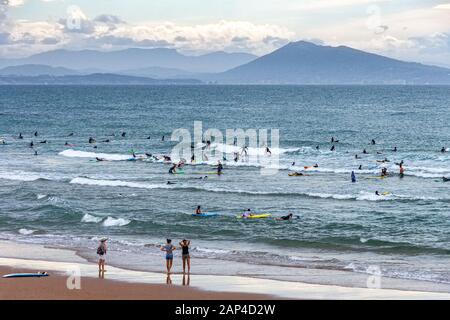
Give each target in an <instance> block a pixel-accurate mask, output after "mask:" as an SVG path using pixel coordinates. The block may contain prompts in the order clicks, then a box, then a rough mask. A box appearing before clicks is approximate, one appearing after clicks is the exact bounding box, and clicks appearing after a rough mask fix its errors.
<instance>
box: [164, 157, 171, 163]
mask: <svg viewBox="0 0 450 320" xmlns="http://www.w3.org/2000/svg"><path fill="white" fill-rule="evenodd" d="M163 158H164V161H165V162H170V161H172V159H171V158H170V157H169V156H163Z"/></svg>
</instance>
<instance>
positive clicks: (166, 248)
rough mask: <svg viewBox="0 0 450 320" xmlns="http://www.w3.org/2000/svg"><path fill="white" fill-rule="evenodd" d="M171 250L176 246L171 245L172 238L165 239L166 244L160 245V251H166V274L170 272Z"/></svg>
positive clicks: (171, 262)
mask: <svg viewBox="0 0 450 320" xmlns="http://www.w3.org/2000/svg"><path fill="white" fill-rule="evenodd" d="M173 250H176V247H174V246H173V245H172V240H170V239H167V244H166V245H165V246H162V247H161V251H165V252H166V268H167V274H170V269H172V264H173Z"/></svg>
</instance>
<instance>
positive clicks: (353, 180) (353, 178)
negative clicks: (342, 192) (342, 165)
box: [351, 171, 356, 182]
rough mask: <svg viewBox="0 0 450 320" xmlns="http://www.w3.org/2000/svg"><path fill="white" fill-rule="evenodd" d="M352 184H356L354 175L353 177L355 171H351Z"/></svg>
mask: <svg viewBox="0 0 450 320" xmlns="http://www.w3.org/2000/svg"><path fill="white" fill-rule="evenodd" d="M351 177H352V182H356V175H355V171H352V176H351Z"/></svg>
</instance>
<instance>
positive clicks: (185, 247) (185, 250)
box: [180, 239, 191, 274]
mask: <svg viewBox="0 0 450 320" xmlns="http://www.w3.org/2000/svg"><path fill="white" fill-rule="evenodd" d="M190 245H191V241H190V240H186V239H183V240H182V241H180V247H181V250H182V255H181V259H182V261H183V274H184V273H186V263H187V267H188V273H190V272H191V257H190V256H189V246H190Z"/></svg>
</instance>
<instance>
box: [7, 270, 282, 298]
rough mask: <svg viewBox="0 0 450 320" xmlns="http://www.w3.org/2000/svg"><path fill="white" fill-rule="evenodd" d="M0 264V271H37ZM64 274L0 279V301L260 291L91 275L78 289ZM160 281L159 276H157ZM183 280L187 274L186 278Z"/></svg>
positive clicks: (239, 295)
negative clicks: (209, 288)
mask: <svg viewBox="0 0 450 320" xmlns="http://www.w3.org/2000/svg"><path fill="white" fill-rule="evenodd" d="M37 271H39V270H29V269H28V270H27V269H20V268H10V267H0V274H1V275H5V274H10V273H20V272H33V273H34V272H37ZM67 279H68V276H67V275H63V274H58V273H53V272H50V276H49V277H43V278H10V279H6V278H0V300H261V299H265V300H267V299H274V297H273V296H269V295H260V294H246V293H232V292H223V293H222V292H210V291H203V290H198V289H194V288H190V287H188V286H182V285H176V284H169V285H167V284H165V285H164V284H145V283H129V282H121V281H113V280H108V279H98V278H91V277H82V278H81V281H80V283H81V289H79V290H78V289H72V290H70V289H68V288H67V285H66V284H67ZM161 280H163V279H161ZM186 280H187V277H186Z"/></svg>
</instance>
